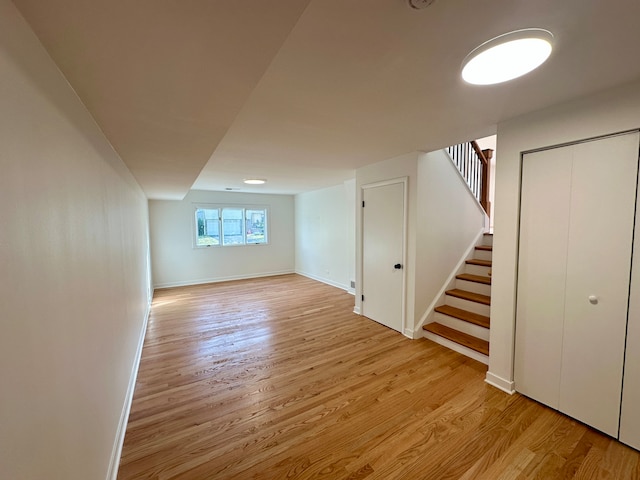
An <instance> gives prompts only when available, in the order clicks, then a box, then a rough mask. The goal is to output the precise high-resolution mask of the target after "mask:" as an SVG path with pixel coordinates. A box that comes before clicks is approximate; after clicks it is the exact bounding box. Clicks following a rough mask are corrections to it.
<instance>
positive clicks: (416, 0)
mask: <svg viewBox="0 0 640 480" xmlns="http://www.w3.org/2000/svg"><path fill="white" fill-rule="evenodd" d="M435 1H436V0H409V6H410V7H411V8H415V9H416V10H422V9H423V8H427V7H428V6H429V5H431V4H432V3H433V2H435Z"/></svg>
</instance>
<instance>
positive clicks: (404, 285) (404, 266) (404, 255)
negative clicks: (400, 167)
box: [354, 177, 413, 338]
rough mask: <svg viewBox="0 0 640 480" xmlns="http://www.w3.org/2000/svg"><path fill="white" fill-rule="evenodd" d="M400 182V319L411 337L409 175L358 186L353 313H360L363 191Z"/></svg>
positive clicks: (362, 269)
mask: <svg viewBox="0 0 640 480" xmlns="http://www.w3.org/2000/svg"><path fill="white" fill-rule="evenodd" d="M398 183H399V184H402V189H403V199H402V294H401V297H402V298H401V302H400V303H401V305H402V312H401V319H402V327H401V329H402V330H401V332H400V333H402V334H403V335H405V336H407V337H409V338H413V335H412V334H408V333H407V318H406V317H407V226H408V218H409V217H408V206H409V177H398V178H391V179H388V180H382V181H379V182H373V183H367V184H364V185H361V186H360V189H359V191H358V211H359V213H360V215H359V218H358V223H359V229H360V232H362V235H360V239H359V250H360V254H359V257H360V258H359V260H360V262H359V263H360V265H359V272H358V273H359V277H360V282H359V285H358V286H357V289H356V306H355V309H354V312H355V313H358V314H359V315H362V295H363V293H362V285H363V284H364V211H363V210H362V208H363V207H362V202H363V201H364V200H363V199H364V191H365V190H367V189H370V188H376V187H384V186H387V185H394V184H398Z"/></svg>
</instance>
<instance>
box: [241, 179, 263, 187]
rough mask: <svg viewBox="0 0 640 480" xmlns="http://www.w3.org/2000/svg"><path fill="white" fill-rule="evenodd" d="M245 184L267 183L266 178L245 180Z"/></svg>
mask: <svg viewBox="0 0 640 480" xmlns="http://www.w3.org/2000/svg"><path fill="white" fill-rule="evenodd" d="M244 183H246V184H247V185H262V184H263V183H267V181H266V180H265V179H264V178H245V179H244Z"/></svg>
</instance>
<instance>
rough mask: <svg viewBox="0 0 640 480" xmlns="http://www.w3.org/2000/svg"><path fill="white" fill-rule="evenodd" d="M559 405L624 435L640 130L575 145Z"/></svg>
mask: <svg viewBox="0 0 640 480" xmlns="http://www.w3.org/2000/svg"><path fill="white" fill-rule="evenodd" d="M571 153H572V157H573V173H572V182H571V213H570V220H569V242H568V247H567V267H566V268H567V287H566V293H565V314H564V330H563V344H562V369H561V378H560V408H559V409H560V411H562V412H564V413H566V414H567V415H570V416H571V417H574V418H577V419H578V420H581V421H583V422H584V423H586V424H588V425H591V426H593V427H595V428H597V429H598V430H601V431H603V432H605V433H607V434H609V435H611V436H614V437H617V436H618V420H619V415H620V396H621V392H622V368H623V365H624V343H625V336H626V326H627V306H628V305H627V304H628V298H629V281H630V271H631V247H632V242H633V222H634V213H635V205H636V201H635V197H636V182H637V165H638V135H637V134H629V135H620V136H616V137H610V138H606V139H602V140H598V141H592V142H587V143H582V144H579V145H575V146H573V147H571Z"/></svg>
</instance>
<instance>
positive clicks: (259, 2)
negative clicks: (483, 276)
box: [14, 0, 640, 199]
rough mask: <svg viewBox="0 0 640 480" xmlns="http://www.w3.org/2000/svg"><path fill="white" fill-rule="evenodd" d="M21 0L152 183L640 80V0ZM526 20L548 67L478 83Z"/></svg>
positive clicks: (384, 144)
mask: <svg viewBox="0 0 640 480" xmlns="http://www.w3.org/2000/svg"><path fill="white" fill-rule="evenodd" d="M14 2H15V4H16V5H17V7H18V8H19V9H20V11H21V12H22V14H23V15H24V16H25V18H26V19H27V21H28V22H29V23H30V24H31V26H32V28H33V29H34V31H35V32H36V34H37V35H38V36H39V37H40V39H41V41H42V43H43V44H44V46H45V48H47V50H48V51H49V53H50V54H51V56H52V57H53V59H54V60H55V61H56V63H57V64H58V66H59V67H60V69H61V71H62V72H63V73H64V74H65V76H66V77H67V79H68V80H69V82H70V84H71V85H72V86H73V87H74V89H75V90H76V91H77V92H78V95H79V96H80V98H81V99H82V100H83V101H84V103H85V105H86V106H87V108H88V109H89V110H90V112H91V113H92V114H93V116H94V117H95V118H96V121H97V122H98V124H99V125H100V127H101V128H102V129H103V131H104V132H105V134H106V136H107V137H108V138H109V140H110V141H111V143H112V144H113V146H114V148H115V149H116V150H117V151H118V153H119V154H120V156H121V157H122V159H123V160H124V161H125V163H126V164H127V165H128V166H129V168H130V170H131V171H132V172H133V174H134V175H135V177H136V178H137V179H138V181H139V183H140V184H141V186H142V188H143V189H144V191H145V192H146V194H147V196H148V197H149V198H167V199H179V198H182V197H183V196H184V195H185V194H186V193H187V191H188V189H189V188H192V187H193V188H197V189H204V190H207V189H209V190H224V189H225V188H233V189H241V190H242V191H257V192H264V193H298V192H301V191H306V190H312V189H316V188H322V187H325V186H331V185H335V184H338V183H340V182H342V181H343V180H345V179H347V178H352V177H353V176H354V170H355V169H356V168H358V167H360V166H363V165H366V164H370V163H374V162H378V161H381V160H385V159H388V158H391V157H394V156H397V155H400V154H403V153H407V152H411V151H415V150H425V151H431V150H435V149H438V148H442V147H444V146H447V145H449V144H453V143H457V142H460V141H464V140H469V139H473V138H478V137H482V136H486V135H490V134H493V133H495V129H496V125H497V123H499V122H501V121H504V120H507V119H509V118H512V117H514V116H518V115H521V114H524V113H527V112H530V111H533V110H538V109H540V108H543V107H546V106H549V105H552V104H556V103H559V102H563V101H567V100H570V99H573V98H577V97H579V96H584V95H587V94H590V93H593V92H596V91H599V90H603V89H606V88H609V87H612V86H615V85H619V84H623V83H627V82H631V81H634V80H636V79H638V78H640V62H638V61H637V50H638V47H640V28H637V25H636V24H637V19H638V18H640V2H638V1H637V0H562V1H558V0H536V1H531V0H436V2H435V3H434V4H433V5H432V6H430V7H428V8H426V9H424V10H413V9H411V8H410V7H409V6H408V4H407V0H269V1H264V0H183V1H180V0H135V1H131V0H47V1H42V0H14ZM527 27H540V28H545V29H547V30H550V31H551V32H553V34H554V35H555V37H556V43H555V50H554V52H553V54H552V56H551V58H550V59H549V61H548V62H547V63H546V64H544V65H543V66H542V67H541V68H539V69H538V70H536V71H534V72H533V73H532V74H530V75H528V76H526V77H523V78H521V79H517V80H515V81H513V82H510V83H507V84H502V85H496V86H489V87H478V86H471V85H466V84H464V83H463V82H462V80H461V79H460V76H459V73H460V63H461V61H462V59H463V58H464V57H465V56H466V55H467V53H469V51H471V50H472V49H473V48H474V47H476V46H477V45H479V44H480V43H482V42H484V41H486V40H488V39H490V38H492V37H494V36H496V35H499V34H502V33H505V32H508V31H511V30H516V29H519V28H527ZM248 177H260V178H266V179H268V183H267V184H266V185H263V186H256V187H249V186H246V185H243V184H242V180H243V179H244V178H248Z"/></svg>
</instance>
